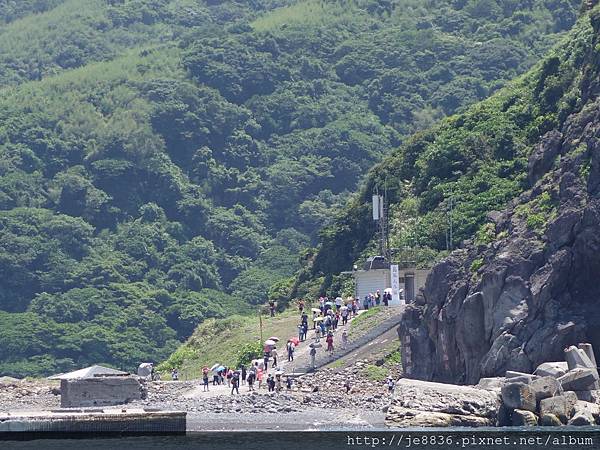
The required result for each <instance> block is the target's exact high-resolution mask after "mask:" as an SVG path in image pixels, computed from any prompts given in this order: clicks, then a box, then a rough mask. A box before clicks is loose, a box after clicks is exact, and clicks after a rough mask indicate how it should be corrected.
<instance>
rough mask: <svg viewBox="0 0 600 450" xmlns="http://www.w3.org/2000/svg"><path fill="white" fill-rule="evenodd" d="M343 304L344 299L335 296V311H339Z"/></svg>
mask: <svg viewBox="0 0 600 450" xmlns="http://www.w3.org/2000/svg"><path fill="white" fill-rule="evenodd" d="M343 302H344V299H343V298H342V297H341V296H339V295H338V296H337V297H336V298H335V310H336V311H339V310H340V308H341V307H342V303H343Z"/></svg>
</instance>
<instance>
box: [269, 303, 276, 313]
mask: <svg viewBox="0 0 600 450" xmlns="http://www.w3.org/2000/svg"><path fill="white" fill-rule="evenodd" d="M269 312H270V313H271V317H275V301H274V300H269Z"/></svg>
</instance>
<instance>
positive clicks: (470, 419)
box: [386, 378, 500, 426]
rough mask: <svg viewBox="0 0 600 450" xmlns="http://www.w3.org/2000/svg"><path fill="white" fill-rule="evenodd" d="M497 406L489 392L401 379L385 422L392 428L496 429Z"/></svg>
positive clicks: (492, 393)
mask: <svg viewBox="0 0 600 450" xmlns="http://www.w3.org/2000/svg"><path fill="white" fill-rule="evenodd" d="M499 406H500V402H499V399H498V395H497V394H496V393H494V392H492V391H487V390H484V389H478V388H474V387H469V386H458V385H451V384H444V383H431V382H426V381H419V380H409V379H406V378H403V379H400V380H398V382H397V383H396V391H395V395H394V399H393V400H392V403H391V405H390V408H389V410H388V412H387V415H386V421H387V423H389V424H394V426H408V425H411V426H451V425H458V424H463V425H465V426H479V425H480V426H483V425H486V424H487V425H495V423H496V416H497V411H498V408H499ZM427 424H429V425H427Z"/></svg>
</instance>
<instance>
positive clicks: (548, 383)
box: [528, 377, 562, 402]
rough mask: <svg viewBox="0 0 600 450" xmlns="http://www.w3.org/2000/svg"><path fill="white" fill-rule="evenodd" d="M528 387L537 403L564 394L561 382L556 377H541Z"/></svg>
mask: <svg viewBox="0 0 600 450" xmlns="http://www.w3.org/2000/svg"><path fill="white" fill-rule="evenodd" d="M528 386H529V389H530V390H531V391H532V392H533V395H534V396H535V399H536V401H537V402H539V401H540V400H543V399H545V398H548V397H554V396H555V395H558V394H560V393H561V392H562V386H561V384H560V382H559V381H558V380H557V379H556V378H554V377H541V378H538V379H535V380H532V381H531V382H530V383H529V385H528Z"/></svg>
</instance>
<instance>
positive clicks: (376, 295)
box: [375, 289, 381, 306]
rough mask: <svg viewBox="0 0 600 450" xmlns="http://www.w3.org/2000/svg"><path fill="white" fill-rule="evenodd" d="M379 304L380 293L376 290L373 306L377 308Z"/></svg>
mask: <svg viewBox="0 0 600 450" xmlns="http://www.w3.org/2000/svg"><path fill="white" fill-rule="evenodd" d="M380 303H381V292H379V289H377V291H375V306H379V304H380Z"/></svg>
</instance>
